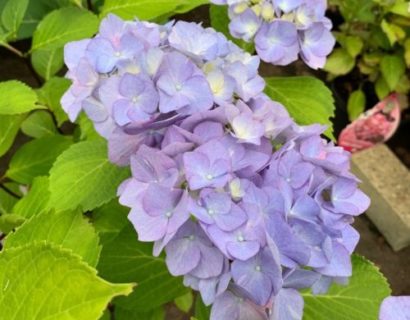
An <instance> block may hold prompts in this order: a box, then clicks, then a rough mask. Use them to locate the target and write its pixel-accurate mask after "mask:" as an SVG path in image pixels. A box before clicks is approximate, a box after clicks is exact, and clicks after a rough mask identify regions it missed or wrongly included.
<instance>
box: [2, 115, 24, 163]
mask: <svg viewBox="0 0 410 320" xmlns="http://www.w3.org/2000/svg"><path fill="white" fill-rule="evenodd" d="M23 119H24V116H23V115H9V116H3V115H0V157H1V156H2V155H3V154H5V153H6V152H7V151H8V150H9V148H10V147H11V145H12V144H13V142H14V138H15V137H16V135H17V133H18V131H19V128H20V124H21V122H22V121H23Z"/></svg>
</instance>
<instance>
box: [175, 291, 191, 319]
mask: <svg viewBox="0 0 410 320" xmlns="http://www.w3.org/2000/svg"><path fill="white" fill-rule="evenodd" d="M174 303H175V305H176V306H177V307H178V309H179V310H181V311H183V312H185V313H188V311H189V310H191V308H192V304H193V303H194V296H193V295H192V291H191V290H190V291H188V292H187V293H185V294H184V295H182V296H180V297H178V298H175V300H174Z"/></svg>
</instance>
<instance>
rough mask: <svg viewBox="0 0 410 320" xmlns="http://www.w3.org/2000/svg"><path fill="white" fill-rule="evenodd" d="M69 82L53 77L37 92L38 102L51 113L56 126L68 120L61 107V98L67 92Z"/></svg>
mask: <svg viewBox="0 0 410 320" xmlns="http://www.w3.org/2000/svg"><path fill="white" fill-rule="evenodd" d="M70 85H71V81H70V80H68V79H65V78H59V77H54V78H51V79H50V80H48V81H47V82H46V83H45V84H44V85H43V86H42V87H41V89H39V90H37V95H38V99H39V101H40V102H41V103H42V104H44V105H46V106H48V107H49V109H50V110H51V111H53V113H54V115H55V117H56V119H57V124H58V125H59V126H61V124H62V123H63V122H65V121H67V120H68V117H67V114H66V113H65V112H64V110H63V108H62V106H61V102H60V100H61V97H62V96H63V94H64V93H65V92H66V91H67V90H68V88H69V87H70Z"/></svg>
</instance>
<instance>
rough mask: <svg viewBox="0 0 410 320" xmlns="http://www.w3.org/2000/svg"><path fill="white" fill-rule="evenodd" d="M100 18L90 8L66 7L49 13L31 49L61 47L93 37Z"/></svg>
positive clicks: (39, 28) (37, 32)
mask: <svg viewBox="0 0 410 320" xmlns="http://www.w3.org/2000/svg"><path fill="white" fill-rule="evenodd" d="M98 24H99V21H98V18H97V16H95V15H94V14H93V13H91V12H90V11H88V10H84V9H80V8H76V7H66V8H62V9H59V10H54V11H52V12H51V13H49V14H48V15H47V16H46V17H45V18H44V19H43V20H42V21H41V22H40V23H39V25H38V27H37V29H36V31H35V32H34V36H33V44H32V46H31V51H34V50H38V49H47V50H53V49H57V48H61V47H62V46H64V45H65V44H66V43H67V42H69V41H74V40H80V39H83V38H88V37H91V36H92V35H93V34H94V33H96V32H97V29H98Z"/></svg>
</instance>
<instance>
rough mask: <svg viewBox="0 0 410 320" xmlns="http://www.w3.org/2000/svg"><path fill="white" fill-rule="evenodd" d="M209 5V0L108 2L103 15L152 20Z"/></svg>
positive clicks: (104, 6) (107, 0) (102, 12)
mask: <svg viewBox="0 0 410 320" xmlns="http://www.w3.org/2000/svg"><path fill="white" fill-rule="evenodd" d="M208 3H209V1H208V0H156V1H152V0H138V1H135V0H106V1H105V2H104V5H103V7H102V10H101V15H102V16H105V15H107V14H108V13H114V14H116V15H118V16H120V17H121V18H123V19H134V18H138V19H141V20H151V19H155V18H158V17H161V16H164V15H172V14H175V13H183V12H187V11H190V10H192V9H194V8H195V7H197V6H200V5H203V4H208Z"/></svg>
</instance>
